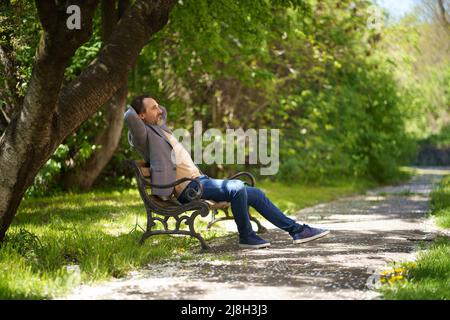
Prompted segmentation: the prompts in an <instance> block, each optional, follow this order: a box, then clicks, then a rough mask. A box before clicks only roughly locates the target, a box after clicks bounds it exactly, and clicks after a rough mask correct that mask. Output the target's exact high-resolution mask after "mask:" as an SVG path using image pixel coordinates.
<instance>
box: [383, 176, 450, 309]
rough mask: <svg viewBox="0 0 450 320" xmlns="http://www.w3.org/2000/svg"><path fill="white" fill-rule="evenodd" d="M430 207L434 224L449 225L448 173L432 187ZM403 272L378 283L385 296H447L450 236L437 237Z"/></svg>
mask: <svg viewBox="0 0 450 320" xmlns="http://www.w3.org/2000/svg"><path fill="white" fill-rule="evenodd" d="M431 207H432V211H431V215H433V216H435V217H436V223H437V224H438V226H440V227H442V228H447V229H448V228H450V176H447V177H445V178H444V179H443V180H442V181H441V183H440V184H439V185H438V186H437V187H436V188H434V189H433V191H432V193H431ZM406 272H407V273H408V277H406V278H405V279H402V281H396V282H394V283H392V284H388V285H384V286H382V287H381V293H382V294H383V295H384V297H385V298H386V299H401V300H406V299H411V300H417V299H420V300H428V299H431V300H436V299H445V300H448V299H450V239H449V238H448V237H447V236H442V237H438V238H437V239H436V240H434V241H433V243H432V244H431V245H430V246H429V248H428V250H426V251H424V252H421V253H420V255H419V256H418V259H417V261H416V263H415V264H414V268H411V267H409V268H406Z"/></svg>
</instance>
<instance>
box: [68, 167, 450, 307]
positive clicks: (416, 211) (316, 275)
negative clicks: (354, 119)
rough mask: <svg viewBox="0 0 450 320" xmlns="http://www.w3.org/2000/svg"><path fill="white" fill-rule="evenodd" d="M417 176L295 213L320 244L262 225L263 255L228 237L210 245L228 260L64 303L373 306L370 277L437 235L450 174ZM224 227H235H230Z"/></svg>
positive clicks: (112, 285) (202, 258)
mask: <svg viewBox="0 0 450 320" xmlns="http://www.w3.org/2000/svg"><path fill="white" fill-rule="evenodd" d="M417 170H418V175H417V176H415V177H414V178H413V179H412V180H411V181H410V182H409V183H406V184H402V185H400V186H393V187H385V188H379V189H375V190H371V191H369V192H367V193H366V194H365V195H359V196H353V197H348V198H342V199H339V200H336V201H333V202H329V203H325V204H320V205H317V206H315V207H312V208H307V209H304V210H301V211H299V212H298V213H297V214H296V215H295V218H296V219H297V220H298V221H301V222H306V223H308V224H310V225H312V226H318V227H322V228H327V229H330V230H331V234H330V235H329V236H327V237H325V238H322V239H320V240H316V241H313V242H309V243H305V244H301V245H294V244H292V240H291V238H290V237H289V235H288V234H287V233H285V232H282V231H280V230H278V229H275V228H274V227H273V226H272V225H271V224H270V223H268V222H267V221H265V223H264V225H265V226H266V227H267V228H269V229H270V231H269V233H268V234H265V235H264V238H265V239H267V240H269V241H270V242H271V243H272V246H271V247H270V248H268V249H260V250H239V249H238V248H237V237H236V235H234V234H233V236H231V237H228V238H222V239H217V241H214V242H212V243H211V245H212V246H213V247H214V250H215V252H217V253H219V254H220V255H222V256H223V254H226V255H229V256H230V257H231V259H229V260H226V261H224V260H214V259H213V257H214V254H209V255H199V259H195V260H196V261H190V262H181V261H180V262H170V263H166V264H159V265H151V266H149V267H148V268H146V269H145V270H141V271H139V272H135V273H132V274H130V275H129V277H127V278H126V279H120V280H114V281H111V282H108V283H105V284H101V285H98V286H95V287H85V286H82V287H80V288H78V289H77V290H76V291H75V292H74V293H73V294H71V295H70V296H68V297H67V298H68V299H243V300H246V299H256V300H260V299H284V300H286V299H378V298H379V296H378V294H377V293H376V292H375V291H372V290H370V289H369V287H368V286H367V283H368V279H369V277H370V276H371V275H372V273H373V271H374V270H377V271H381V270H383V269H385V268H387V267H389V263H390V262H392V261H407V260H409V261H410V260H414V258H415V254H416V253H417V244H418V243H419V242H418V241H420V240H427V239H430V238H433V237H434V236H435V235H436V233H438V232H439V230H438V229H437V228H436V227H435V226H434V223H433V221H432V220H431V219H427V218H426V217H425V215H426V213H427V212H428V210H429V193H430V191H431V189H432V185H433V184H435V183H437V182H438V181H439V180H440V179H441V178H442V177H443V176H444V175H446V174H449V173H450V168H417ZM225 223H227V222H225ZM227 226H228V227H229V228H234V225H233V222H232V221H230V224H227Z"/></svg>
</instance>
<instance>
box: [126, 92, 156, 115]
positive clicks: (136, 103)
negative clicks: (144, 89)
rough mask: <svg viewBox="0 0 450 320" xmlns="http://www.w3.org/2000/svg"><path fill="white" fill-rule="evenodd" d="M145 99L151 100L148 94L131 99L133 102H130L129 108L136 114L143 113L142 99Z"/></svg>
mask: <svg viewBox="0 0 450 320" xmlns="http://www.w3.org/2000/svg"><path fill="white" fill-rule="evenodd" d="M145 98H152V96H151V95H149V94H148V93H144V94H141V95H140V96H136V97H134V98H133V101H132V102H131V106H132V107H133V109H134V111H136V113H137V114H140V113H142V112H144V111H145V110H144V99H145Z"/></svg>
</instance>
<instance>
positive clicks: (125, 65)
mask: <svg viewBox="0 0 450 320" xmlns="http://www.w3.org/2000/svg"><path fill="white" fill-rule="evenodd" d="M175 2H176V1H175V0H168V1H162V0H160V1H156V0H141V1H136V3H135V4H134V5H133V6H132V7H131V8H130V9H129V10H127V11H126V12H125V14H124V16H123V18H122V19H121V20H120V21H119V23H118V24H117V26H116V28H115V29H114V32H113V34H112V35H111V37H110V39H109V41H108V42H107V43H106V45H105V46H104V47H103V49H102V50H101V51H100V53H99V56H98V57H97V58H96V59H95V60H94V61H93V62H92V63H91V64H90V65H89V66H88V67H87V68H86V69H85V70H84V71H83V72H82V73H81V74H80V76H79V77H78V78H77V79H75V80H74V81H72V82H71V83H69V84H67V85H65V86H63V87H62V83H63V79H64V70H65V68H66V66H67V65H68V63H69V61H70V58H71V57H72V56H73V54H74V53H75V50H76V49H77V48H78V47H79V46H81V44H82V43H84V42H86V41H87V40H88V39H89V37H90V36H91V32H92V17H93V14H94V11H95V8H96V6H97V4H98V0H97V1H95V0H92V1H89V0H84V1H81V0H80V1H67V2H65V3H66V4H67V3H70V4H77V5H79V6H80V8H81V15H82V17H83V18H82V19H81V23H82V27H81V29H80V30H77V29H75V30H67V28H66V24H65V23H66V18H67V14H66V13H65V8H59V7H60V5H59V6H58V7H57V4H56V3H55V1H51V0H36V7H37V8H38V14H39V18H40V21H41V24H42V26H43V29H44V33H43V35H42V37H41V42H40V44H39V47H38V50H37V54H36V62H35V65H34V68H33V73H32V76H31V80H30V83H29V86H28V90H27V93H26V95H25V99H24V103H23V107H22V109H21V110H20V112H18V113H17V114H16V115H15V116H14V117H13V119H11V122H10V124H9V126H8V127H7V129H6V130H5V132H4V133H3V135H2V136H1V138H0V241H1V240H3V239H4V236H5V234H6V231H7V230H8V228H9V226H10V224H11V222H12V221H13V218H14V216H15V214H16V211H17V208H18V206H19V204H20V202H21V200H22V197H23V195H24V193H25V191H26V189H27V188H28V187H29V186H30V185H31V184H32V182H33V179H34V177H35V176H36V174H37V172H38V171H39V169H40V168H41V167H42V166H43V164H44V163H45V162H46V161H47V160H48V159H49V158H50V156H51V155H52V154H53V152H54V151H55V150H56V148H57V147H58V145H59V144H60V143H61V142H62V141H63V140H64V139H65V138H66V137H67V136H68V135H69V134H71V133H72V132H73V131H74V130H76V128H78V127H79V126H80V125H81V124H82V123H83V122H84V121H85V120H87V119H88V118H89V117H90V116H91V115H92V114H94V113H95V112H96V111H97V110H98V109H99V108H100V107H101V106H102V105H104V104H105V103H106V102H107V101H108V100H109V99H110V98H111V97H112V95H113V94H114V93H115V92H117V90H118V89H119V88H120V87H121V86H123V84H124V83H125V80H126V77H127V74H128V71H129V70H130V69H131V68H132V67H133V65H134V64H135V61H136V59H137V56H138V54H139V52H140V50H141V49H142V48H143V47H144V45H145V44H146V43H147V42H148V40H149V37H150V36H151V35H153V34H154V33H156V32H157V31H159V30H160V29H161V28H163V26H164V25H165V24H166V23H167V21H168V16H169V13H170V11H171V9H172V8H173V6H174V5H175Z"/></svg>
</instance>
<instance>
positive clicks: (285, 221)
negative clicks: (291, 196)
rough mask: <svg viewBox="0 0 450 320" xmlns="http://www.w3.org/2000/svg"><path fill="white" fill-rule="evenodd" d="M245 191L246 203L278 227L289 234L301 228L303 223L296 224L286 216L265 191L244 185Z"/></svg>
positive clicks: (299, 230) (297, 231)
mask: <svg viewBox="0 0 450 320" xmlns="http://www.w3.org/2000/svg"><path fill="white" fill-rule="evenodd" d="M245 189H246V191H247V199H248V204H249V205H250V206H252V207H253V208H255V210H256V211H258V212H259V213H260V214H261V215H262V216H263V217H264V218H266V219H267V220H268V221H270V222H271V223H272V224H274V225H275V226H277V227H278V228H280V229H282V230H284V231H287V232H289V234H290V235H294V234H295V233H299V232H301V231H302V229H303V225H300V224H298V223H297V222H295V221H294V220H292V219H290V218H288V217H287V216H286V215H285V214H284V213H283V212H281V210H280V209H278V208H277V207H276V206H275V205H274V204H273V203H272V201H270V200H269V198H267V197H266V195H265V193H264V192H262V191H261V190H260V189H258V188H254V187H249V186H246V187H245Z"/></svg>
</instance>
